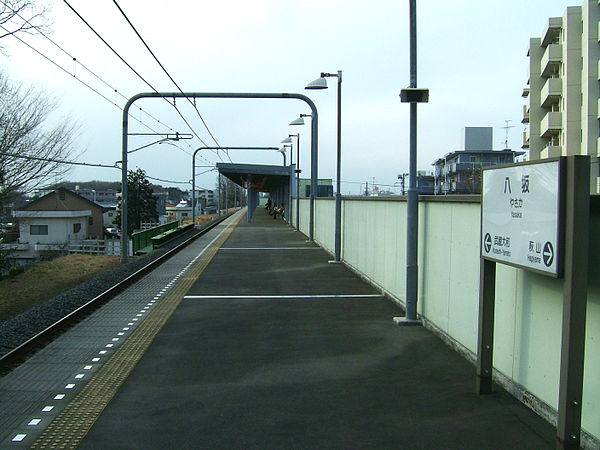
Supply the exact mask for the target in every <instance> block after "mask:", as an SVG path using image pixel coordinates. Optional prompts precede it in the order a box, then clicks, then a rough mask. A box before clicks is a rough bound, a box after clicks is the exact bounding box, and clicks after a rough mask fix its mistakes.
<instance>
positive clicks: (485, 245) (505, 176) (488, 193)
mask: <svg viewBox="0 0 600 450" xmlns="http://www.w3.org/2000/svg"><path fill="white" fill-rule="evenodd" d="M563 166H564V164H563V159H561V158H559V159H553V160H545V161H543V162H535V163H519V164H514V165H510V166H502V167H498V168H489V169H484V171H483V191H482V199H481V201H482V208H481V211H482V212H481V215H482V217H481V257H482V258H485V259H489V260H492V261H496V262H500V263H504V264H510V265H513V266H516V267H519V268H522V269H526V270H531V271H534V272H538V273H542V274H545V275H549V276H553V277H561V276H562V269H563V267H562V266H563V265H562V256H563V255H562V243H561V240H562V217H563V214H562V213H563V205H562V203H563V201H562V199H563V186H564V182H563V179H564V175H563V174H564V171H563Z"/></svg>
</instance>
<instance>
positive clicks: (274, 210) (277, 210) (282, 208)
mask: <svg viewBox="0 0 600 450" xmlns="http://www.w3.org/2000/svg"><path fill="white" fill-rule="evenodd" d="M284 211H285V207H284V206H283V203H282V204H281V206H280V207H279V208H273V219H277V214H279V215H280V216H281V218H282V219H283V213H284Z"/></svg>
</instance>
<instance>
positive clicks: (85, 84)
mask: <svg viewBox="0 0 600 450" xmlns="http://www.w3.org/2000/svg"><path fill="white" fill-rule="evenodd" d="M0 28H1V29H3V30H5V31H6V28H5V27H4V26H3V25H0ZM12 37H14V38H15V39H17V40H18V41H19V42H21V43H22V44H23V45H25V46H27V47H29V48H30V49H31V50H33V51H34V52H36V53H37V54H38V55H40V56H41V57H42V58H44V59H45V60H47V61H48V62H50V63H51V64H53V65H54V66H56V67H57V68H58V69H60V70H62V71H63V72H65V73H66V74H67V75H69V76H70V77H73V78H74V79H76V80H77V81H79V82H80V83H81V84H83V85H84V86H85V87H87V88H88V89H90V90H91V91H92V92H94V93H95V94H97V95H98V96H100V97H102V98H103V99H104V100H106V101H107V102H108V103H110V104H111V105H113V106H116V107H117V108H119V110H123V108H122V107H121V106H119V105H118V104H116V103H115V102H113V101H112V100H111V99H109V98H108V97H106V96H105V95H104V94H102V93H101V92H100V91H98V90H97V89H95V88H94V87H92V86H90V85H89V84H88V83H86V82H85V81H83V80H82V79H80V78H78V77H76V76H75V75H73V74H72V73H71V72H69V71H68V70H67V69H65V68H64V67H62V66H61V65H60V64H58V63H57V62H55V61H54V60H52V59H51V58H50V57H48V56H46V55H44V54H43V53H42V52H40V51H39V50H38V49H36V48H35V47H33V46H32V45H30V44H29V43H27V42H25V41H24V40H23V39H21V38H20V37H19V36H17V35H16V34H13V35H12ZM129 115H130V117H131V118H132V119H134V120H136V121H137V122H139V123H140V124H141V125H143V126H144V127H146V128H148V129H149V130H150V131H153V132H155V133H156V132H157V131H156V130H154V129H153V128H152V127H151V126H150V125H148V124H146V123H144V122H143V121H142V120H140V119H138V118H137V117H135V116H133V115H132V114H129ZM169 128H170V127H169Z"/></svg>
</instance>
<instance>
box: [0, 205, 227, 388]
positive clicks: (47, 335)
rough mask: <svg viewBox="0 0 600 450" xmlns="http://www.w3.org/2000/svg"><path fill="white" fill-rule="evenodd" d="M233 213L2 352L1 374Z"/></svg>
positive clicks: (0, 357)
mask: <svg viewBox="0 0 600 450" xmlns="http://www.w3.org/2000/svg"><path fill="white" fill-rule="evenodd" d="M232 214H234V213H229V214H227V215H224V216H223V217H219V218H217V219H214V220H213V221H211V222H209V223H208V224H206V225H205V226H203V227H202V228H200V229H199V230H197V233H195V234H194V235H193V236H191V237H189V238H188V239H186V240H185V241H183V242H181V243H180V244H178V245H176V246H175V247H173V248H172V249H170V250H169V251H167V252H166V253H165V254H163V255H161V256H159V257H158V258H156V259H154V260H153V261H151V262H150V263H148V264H146V265H145V266H144V267H142V268H141V269H139V270H137V271H136V272H134V273H133V274H131V275H129V276H128V277H127V278H125V279H123V280H121V281H120V282H118V283H117V284H115V285H114V286H112V287H110V288H108V289H107V290H106V291H104V292H103V293H101V294H99V295H98V296H96V297H94V298H93V299H91V300H90V301H88V302H86V303H84V304H83V305H81V306H80V307H78V308H77V309H75V310H73V311H71V312H70V313H69V314H67V315H66V316H64V317H62V318H61V319H59V320H57V321H56V322H54V323H53V324H52V325H49V326H48V327H46V328H45V329H44V330H42V331H40V332H39V333H37V334H36V335H34V336H33V337H31V338H29V339H28V340H26V341H25V342H23V343H22V344H20V345H19V346H17V347H15V348H13V349H12V350H10V351H9V352H8V353H5V354H4V355H2V356H0V376H2V375H4V374H6V373H8V372H10V371H11V370H12V368H14V367H15V366H16V365H18V364H19V363H21V362H23V361H25V360H26V359H27V356H28V355H30V354H31V353H33V352H34V351H35V350H36V349H40V348H41V347H43V346H44V345H45V344H46V343H48V342H51V340H52V338H53V336H58V335H60V334H62V333H63V332H64V331H66V330H67V329H69V328H70V327H71V326H72V325H73V324H75V323H78V322H79V321H80V320H81V319H82V318H84V317H87V316H88V315H89V314H90V313H92V312H93V311H95V310H96V309H98V308H99V307H100V306H102V305H103V304H105V303H107V302H108V301H109V300H112V299H113V298H114V297H115V296H116V295H117V294H118V293H119V292H122V291H123V290H124V289H125V288H127V287H129V286H131V285H132V284H134V283H135V282H136V281H137V280H138V279H139V278H140V277H142V276H143V275H145V274H147V273H148V272H150V271H151V270H153V269H154V268H156V267H157V266H159V265H160V264H162V263H163V262H165V261H166V260H167V259H168V258H170V257H171V256H173V255H174V254H176V253H177V252H179V251H180V250H182V249H183V248H185V247H186V246H188V245H189V244H191V243H192V242H193V241H194V240H196V239H197V238H199V237H200V236H202V235H203V234H205V233H207V232H208V231H210V230H211V229H213V228H214V227H216V226H217V225H218V224H220V223H221V222H223V221H224V220H225V219H227V218H228V217H230V216H231V215H232Z"/></svg>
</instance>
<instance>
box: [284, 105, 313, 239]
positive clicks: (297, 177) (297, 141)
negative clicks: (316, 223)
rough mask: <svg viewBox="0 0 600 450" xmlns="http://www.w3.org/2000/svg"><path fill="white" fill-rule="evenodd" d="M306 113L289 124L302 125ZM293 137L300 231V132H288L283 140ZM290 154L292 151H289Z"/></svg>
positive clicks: (297, 221) (298, 227)
mask: <svg viewBox="0 0 600 450" xmlns="http://www.w3.org/2000/svg"><path fill="white" fill-rule="evenodd" d="M306 115H308V114H300V117H299V118H298V119H295V120H293V121H292V122H290V125H304V119H303V118H302V116H306ZM297 121H302V122H301V123H300V122H299V123H294V122H297ZM293 137H295V138H296V170H295V173H296V231H300V222H299V219H300V133H296V134H290V135H288V137H287V138H285V139H284V140H283V141H281V142H282V143H283V142H290V143H291V142H292V138H293ZM290 154H292V152H290ZM291 183H292V181H291V180H290V207H291V201H292V194H291V192H292V189H291ZM291 219H292V218H291V216H290V223H291V222H292V220H291Z"/></svg>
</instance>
